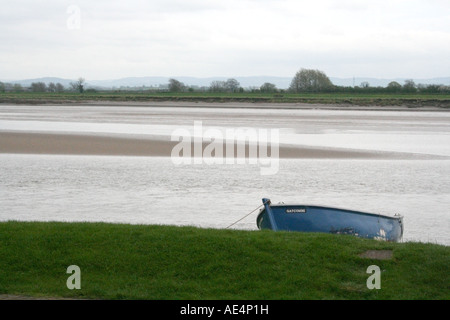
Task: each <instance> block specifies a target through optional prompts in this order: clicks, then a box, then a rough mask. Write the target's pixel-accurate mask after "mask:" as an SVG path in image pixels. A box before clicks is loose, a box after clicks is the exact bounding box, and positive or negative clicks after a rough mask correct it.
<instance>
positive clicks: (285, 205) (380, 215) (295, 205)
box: [258, 203, 403, 220]
mask: <svg viewBox="0 0 450 320" xmlns="http://www.w3.org/2000/svg"><path fill="white" fill-rule="evenodd" d="M269 206H270V207H314V208H319V209H333V210H338V211H346V212H349V213H355V214H362V215H368V216H375V217H382V218H387V219H393V220H402V219H403V216H402V215H400V214H397V215H395V216H388V215H385V214H381V213H373V212H363V211H358V210H353V209H345V208H338V207H326V206H320V205H307V204H283V203H278V204H269ZM265 211H266V209H265V208H263V209H262V210H261V212H260V213H259V214H258V216H259V215H261V214H262V213H263V212H265Z"/></svg>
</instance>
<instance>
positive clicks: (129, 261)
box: [0, 222, 450, 300]
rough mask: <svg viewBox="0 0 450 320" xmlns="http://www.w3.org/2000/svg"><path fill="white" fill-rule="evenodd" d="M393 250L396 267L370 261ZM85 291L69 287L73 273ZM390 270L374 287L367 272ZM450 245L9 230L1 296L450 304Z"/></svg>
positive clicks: (63, 227) (146, 229)
mask: <svg viewBox="0 0 450 320" xmlns="http://www.w3.org/2000/svg"><path fill="white" fill-rule="evenodd" d="M367 250H392V253H393V256H392V258H391V259H389V260H376V259H370V258H362V257H360V254H361V253H363V252H365V251H367ZM70 265H77V266H79V267H80V270H81V289H80V290H76V289H75V290H69V289H68V288H67V286H66V281H67V278H68V277H69V276H70V274H67V273H66V270H67V267H68V266H70ZM370 265H377V266H379V267H380V269H381V276H380V279H381V289H379V290H376V289H373V290H369V289H368V288H367V286H366V281H367V279H368V277H369V276H370V274H367V273H366V271H367V268H368V267H369V266H370ZM449 266H450V248H449V247H446V246H441V245H436V244H422V243H386V242H379V241H375V240H365V239H359V238H355V237H351V236H344V235H341V236H339V235H328V234H302V233H287V232H277V233H275V232H271V231H237V230H215V229H199V228H193V227H174V226H143V225H122V224H104V223H54V222H49V223H45V222H43V223H41V222H2V223H0V294H16V295H30V296H50V297H75V298H100V299H268V300H270V299H449V298H450V288H449V286H448V284H449V283H450V279H449V274H450V272H449V271H450V270H449Z"/></svg>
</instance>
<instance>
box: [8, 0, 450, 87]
mask: <svg viewBox="0 0 450 320" xmlns="http://www.w3.org/2000/svg"><path fill="white" fill-rule="evenodd" d="M0 4H1V8H2V9H1V11H0V30H1V32H0V79H2V80H18V79H26V78H37V77H44V76H54V77H63V78H70V79H74V78H77V77H79V76H83V77H84V78H86V79H88V80H103V79H115V78H121V77H134V76H136V77H140V76H167V77H176V76H193V77H209V76H225V77H238V76H260V75H270V76H288V77H291V76H293V75H294V74H295V72H296V71H298V70H299V69H300V68H313V69H319V70H322V71H324V72H325V73H326V74H327V75H328V76H330V77H342V78H344V77H353V76H355V77H376V78H397V77H399V78H413V79H419V78H433V77H448V76H450V0H367V1H366V0H360V1H357V0H340V1H331V0H314V1H301V0H296V1H295V0H277V1H275V0H273V1H272V0H225V1H216V0H153V1H152V0H148V1H143V0H141V1H140V0H127V1H112V0H108V1H106V0H105V1H100V0H97V1H92V0H91V1H87V0H80V1H77V0H71V1H64V0H58V1H57V0H48V1H37V0H32V1H31V0H30V1H26V0H14V1H5V0H0Z"/></svg>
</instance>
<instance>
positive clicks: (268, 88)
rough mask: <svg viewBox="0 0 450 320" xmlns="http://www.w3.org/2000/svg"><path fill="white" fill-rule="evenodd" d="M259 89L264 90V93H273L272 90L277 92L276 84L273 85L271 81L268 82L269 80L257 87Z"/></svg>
mask: <svg viewBox="0 0 450 320" xmlns="http://www.w3.org/2000/svg"><path fill="white" fill-rule="evenodd" d="M259 90H261V92H264V93H273V92H277V91H278V90H277V86H276V85H274V84H273V83H269V82H266V83H264V84H263V85H262V86H261V87H260V88H259Z"/></svg>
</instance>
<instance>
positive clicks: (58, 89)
mask: <svg viewBox="0 0 450 320" xmlns="http://www.w3.org/2000/svg"><path fill="white" fill-rule="evenodd" d="M56 92H58V93H61V92H64V86H63V85H62V84H61V83H59V82H58V83H57V84H56Z"/></svg>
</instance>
